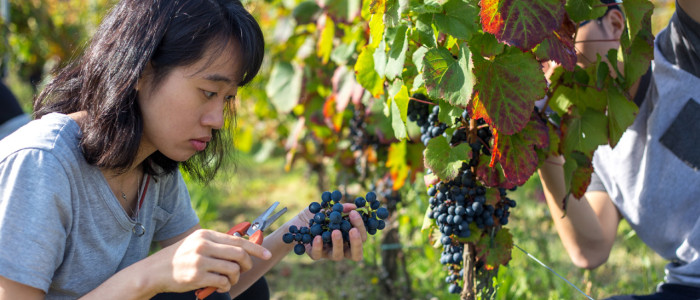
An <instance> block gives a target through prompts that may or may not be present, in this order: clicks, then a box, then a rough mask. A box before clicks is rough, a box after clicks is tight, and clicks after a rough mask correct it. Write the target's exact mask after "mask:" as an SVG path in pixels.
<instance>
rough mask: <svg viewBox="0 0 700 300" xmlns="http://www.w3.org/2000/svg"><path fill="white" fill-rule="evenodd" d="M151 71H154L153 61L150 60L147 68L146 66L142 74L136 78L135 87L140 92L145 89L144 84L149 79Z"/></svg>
mask: <svg viewBox="0 0 700 300" xmlns="http://www.w3.org/2000/svg"><path fill="white" fill-rule="evenodd" d="M151 71H153V67H152V66H151V62H148V63H147V64H146V68H144V70H143V71H142V72H141V75H139V78H138V79H137V80H136V88H135V89H136V91H137V92H140V91H142V90H143V88H144V84H145V82H146V80H147V79H146V77H148V76H149V74H151Z"/></svg>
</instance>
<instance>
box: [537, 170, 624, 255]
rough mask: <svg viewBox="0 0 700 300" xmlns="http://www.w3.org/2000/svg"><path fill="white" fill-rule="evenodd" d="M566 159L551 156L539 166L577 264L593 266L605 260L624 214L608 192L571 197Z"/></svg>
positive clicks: (549, 202) (554, 214)
mask: <svg viewBox="0 0 700 300" xmlns="http://www.w3.org/2000/svg"><path fill="white" fill-rule="evenodd" d="M563 164H564V160H563V158H560V157H556V158H554V157H550V158H548V161H546V162H545V163H544V164H543V165H542V167H541V168H540V169H539V171H538V172H539V175H540V179H541V181H542V188H543V189H544V194H545V198H546V199H547V205H548V206H549V209H550V211H551V213H552V219H553V220H554V226H555V228H556V230H557V233H558V234H559V237H560V238H561V241H562V243H563V244H564V248H565V249H566V251H567V252H568V254H569V257H571V260H572V261H573V263H574V264H575V265H576V266H578V267H581V268H587V269H593V268H595V267H597V266H599V265H601V264H603V263H604V262H605V261H607V259H608V256H609V255H610V250H611V249H612V245H613V243H614V242H615V235H616V233H617V226H618V224H619V222H620V215H619V212H618V211H617V208H616V207H615V205H614V204H613V203H612V201H611V200H610V197H609V196H608V194H607V193H605V192H598V191H597V192H589V193H586V195H585V196H584V197H583V198H581V199H576V198H574V197H573V196H571V195H569V196H568V199H567V204H566V211H564V209H563V199H564V197H567V194H568V193H567V191H566V188H565V184H564V170H563V167H562V165H563Z"/></svg>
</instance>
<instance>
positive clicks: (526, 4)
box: [479, 0, 566, 51]
mask: <svg viewBox="0 0 700 300" xmlns="http://www.w3.org/2000/svg"><path fill="white" fill-rule="evenodd" d="M479 4H480V5H481V13H480V14H479V15H480V16H481V24H482V27H483V30H484V31H485V32H489V33H492V34H493V35H495V36H496V38H497V39H498V40H499V41H501V42H506V43H508V44H510V45H513V46H516V47H518V48H520V49H521V50H522V51H530V49H532V48H534V47H535V46H536V45H537V44H539V43H541V42H542V41H543V40H544V39H545V38H546V37H547V36H548V35H549V34H550V33H551V32H552V31H554V30H556V29H557V28H559V27H560V25H561V24H562V22H563V20H564V13H565V12H566V9H565V8H564V1H561V0H531V1H522V0H481V1H480V2H479Z"/></svg>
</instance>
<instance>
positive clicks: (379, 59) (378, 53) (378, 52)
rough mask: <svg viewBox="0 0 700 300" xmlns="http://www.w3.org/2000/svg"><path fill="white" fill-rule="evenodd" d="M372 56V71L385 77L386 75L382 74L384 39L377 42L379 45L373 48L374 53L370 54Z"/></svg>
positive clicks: (384, 60)
mask: <svg viewBox="0 0 700 300" xmlns="http://www.w3.org/2000/svg"><path fill="white" fill-rule="evenodd" d="M372 58H373V59H374V71H375V72H377V74H379V76H381V77H382V78H385V77H386V76H385V75H384V74H385V72H386V44H385V43H384V41H382V42H381V43H379V47H377V49H375V50H374V53H373V54H372Z"/></svg>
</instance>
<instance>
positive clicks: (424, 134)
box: [420, 105, 447, 146]
mask: <svg viewBox="0 0 700 300" xmlns="http://www.w3.org/2000/svg"><path fill="white" fill-rule="evenodd" d="M439 114H440V107H439V106H437V105H436V106H433V110H432V111H431V113H430V115H428V122H427V123H425V124H423V125H422V126H420V133H421V136H420V141H421V142H422V143H423V145H426V146H427V145H428V142H430V139H432V138H435V137H438V136H440V135H442V134H443V133H444V132H445V130H446V129H447V124H445V123H441V122H440V121H439V120H438V115H439Z"/></svg>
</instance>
